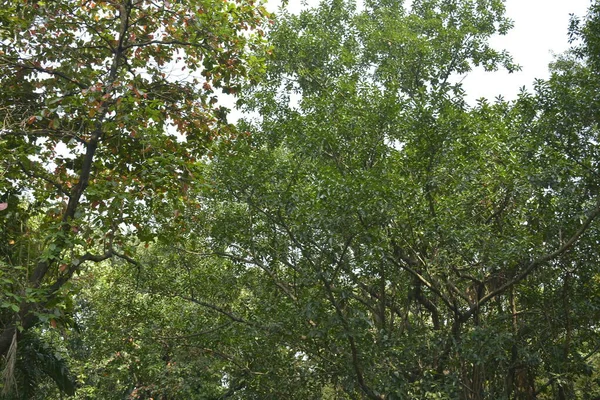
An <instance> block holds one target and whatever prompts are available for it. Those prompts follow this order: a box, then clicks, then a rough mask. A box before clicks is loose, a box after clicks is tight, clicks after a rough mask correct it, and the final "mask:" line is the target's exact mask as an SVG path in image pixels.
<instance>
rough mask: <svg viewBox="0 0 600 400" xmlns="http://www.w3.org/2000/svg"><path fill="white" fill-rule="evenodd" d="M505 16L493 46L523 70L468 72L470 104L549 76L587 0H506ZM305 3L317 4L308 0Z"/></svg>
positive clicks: (271, 5) (295, 2) (295, 6)
mask: <svg viewBox="0 0 600 400" xmlns="http://www.w3.org/2000/svg"><path fill="white" fill-rule="evenodd" d="M302 3H304V1H300V0H289V4H288V7H289V9H290V10H292V11H298V10H300V9H301V8H302V7H303V6H302ZM505 3H506V15H507V16H508V17H509V18H511V19H512V20H513V21H514V28H513V29H512V30H511V31H510V32H509V33H508V35H506V36H497V37H494V38H492V41H491V43H492V45H493V47H495V48H496V49H499V50H501V49H506V50H508V51H509V52H510V53H511V54H512V55H513V58H514V60H515V61H516V63H517V64H519V65H521V67H522V70H521V71H520V72H516V73H513V74H508V73H507V72H505V71H499V72H485V71H483V69H481V70H475V71H472V72H470V73H469V74H468V75H467V76H465V77H464V79H463V81H462V83H463V87H464V89H465V90H466V92H467V95H468V99H469V102H470V103H473V100H475V99H478V98H480V97H486V98H488V99H490V100H491V99H493V98H495V97H496V96H498V95H502V96H503V97H504V98H505V99H507V100H511V99H515V98H516V96H517V94H518V92H519V88H520V87H522V86H526V87H528V88H531V87H532V83H533V80H534V79H535V78H542V79H544V78H547V77H548V64H549V63H550V62H551V61H552V59H553V54H558V53H561V52H563V51H565V50H566V49H568V46H569V44H568V41H567V29H568V26H569V14H571V13H573V14H575V15H579V16H583V15H585V12H586V10H587V8H588V6H589V5H590V0H506V1H505ZM279 4H280V0H269V1H268V3H267V8H268V9H269V10H270V11H276V10H277V8H278V6H279ZM308 4H311V5H314V4H318V0H309V1H308Z"/></svg>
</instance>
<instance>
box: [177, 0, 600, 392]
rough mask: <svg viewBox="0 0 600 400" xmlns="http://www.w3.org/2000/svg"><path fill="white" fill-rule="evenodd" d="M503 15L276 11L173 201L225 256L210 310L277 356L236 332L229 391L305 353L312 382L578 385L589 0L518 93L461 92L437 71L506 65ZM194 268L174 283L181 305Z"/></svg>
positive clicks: (583, 360) (590, 158)
mask: <svg viewBox="0 0 600 400" xmlns="http://www.w3.org/2000/svg"><path fill="white" fill-rule="evenodd" d="M503 12H504V7H503V3H502V2H499V1H498V2H495V1H444V0H439V1H414V2H412V4H411V6H410V7H408V8H406V7H405V6H404V4H403V3H402V2H401V1H369V2H365V4H364V8H363V9H360V10H357V9H356V7H355V5H354V3H352V2H345V1H326V2H323V3H321V5H320V6H319V7H317V8H315V9H311V10H307V11H305V12H303V13H301V14H300V15H297V16H295V15H283V17H282V18H281V19H280V20H279V21H278V22H277V23H276V25H275V27H274V29H273V31H272V34H271V40H272V43H273V46H274V59H273V60H272V62H271V63H270V66H269V67H270V68H269V69H268V72H269V79H268V80H267V83H265V84H263V85H261V86H260V87H258V88H257V89H256V90H254V92H253V93H251V94H250V95H249V96H248V97H247V99H246V100H247V104H248V105H249V107H250V108H251V109H253V110H255V111H258V113H259V117H258V119H257V121H255V122H254V123H253V124H251V123H246V126H245V128H246V129H247V130H248V131H249V132H252V134H251V135H250V136H249V137H248V138H246V139H242V138H240V139H238V140H237V141H236V142H235V143H234V144H233V145H232V147H231V148H229V149H228V150H229V151H230V152H233V154H235V156H234V157H229V156H228V155H229V154H230V153H227V154H228V155H227V156H226V155H225V154H223V155H218V156H217V158H215V159H214V160H213V162H212V163H211V165H210V168H211V169H212V171H213V173H214V177H213V184H212V186H214V191H213V192H208V194H206V195H205V200H204V203H205V206H204V207H203V208H201V209H198V210H197V211H195V212H191V213H190V214H189V215H188V218H189V219H190V220H192V219H193V218H195V219H196V220H197V221H204V222H203V223H199V224H198V225H197V226H196V227H195V228H193V229H194V232H196V233H197V236H198V237H202V238H205V239H203V241H201V242H199V243H196V244H195V245H190V246H191V247H190V248H189V249H188V251H189V252H190V254H192V252H196V253H200V254H204V256H205V257H221V258H224V259H227V260H229V262H232V263H233V264H234V265H237V266H238V270H237V272H236V275H235V276H236V278H237V279H238V282H239V283H240V284H242V285H243V291H242V292H240V296H241V297H240V298H241V299H243V300H244V302H243V303H236V302H234V301H230V302H229V303H228V304H230V305H231V307H232V308H231V309H229V308H228V309H227V312H228V313H230V319H232V320H233V321H234V322H237V323H240V324H242V325H243V322H240V321H252V322H255V323H257V322H260V326H261V327H262V328H264V333H263V334H261V335H257V336H255V337H257V338H258V339H256V340H261V338H264V339H263V340H265V341H266V342H264V343H268V345H267V344H265V345H266V346H268V348H269V349H271V351H270V355H271V356H272V357H273V358H274V357H275V356H274V354H277V355H280V354H285V357H286V358H287V363H288V365H293V366H294V368H293V369H292V370H290V371H289V375H287V374H285V375H284V374H283V373H281V371H283V369H278V368H280V367H278V366H279V365H280V364H279V363H273V364H268V363H265V364H261V363H257V362H255V361H256V360H260V359H264V357H265V355H264V353H262V352H264V347H258V348H256V349H254V350H249V349H248V348H247V347H245V346H246V345H247V344H246V343H237V349H238V353H236V354H240V355H241V357H242V358H243V359H245V360H246V362H247V364H246V365H252V366H253V368H254V369H253V374H250V375H249V376H250V377H251V379H248V377H245V379H244V382H245V386H244V390H243V391H240V392H239V393H238V398H281V396H283V393H285V390H286V383H287V382H289V381H290V380H292V381H293V380H294V379H284V380H280V381H278V383H280V385H275V386H276V388H275V389H274V388H273V386H272V385H271V383H272V380H273V379H276V377H277V376H287V377H295V379H297V380H298V381H301V380H302V379H303V378H304V377H307V376H309V375H310V374H311V372H313V371H318V372H317V375H318V379H316V380H313V381H311V382H312V386H311V388H312V389H311V390H313V392H312V396H315V397H318V394H321V395H323V393H329V394H330V395H332V396H338V397H339V398H344V396H345V397H347V398H371V399H383V398H385V399H395V398H399V399H401V398H448V399H455V398H462V399H483V398H507V399H508V398H518V399H532V398H543V397H546V398H573V396H576V395H577V394H576V393H579V394H578V395H582V394H583V393H585V391H586V389H585V388H586V387H589V386H586V385H589V382H590V381H589V380H588V377H589V375H590V374H592V375H593V374H594V373H597V372H594V371H596V368H597V367H598V366H597V361H596V362H595V364H594V361H593V360H597V352H598V350H599V349H598V347H597V340H595V339H594V337H595V336H597V333H598V332H597V321H598V314H597V309H598V308H597V301H596V300H595V299H596V298H598V297H597V293H598V290H599V289H600V288H599V287H598V271H597V268H596V267H595V266H596V261H597V259H598V256H599V255H598V253H597V246H595V245H594V244H595V243H597V238H598V235H597V233H598V232H597V229H598V226H597V222H596V219H597V216H598V214H599V213H600V202H599V198H598V194H597V190H596V188H597V185H598V183H600V181H599V180H598V176H597V173H596V168H595V166H596V162H597V161H596V160H597V159H598V158H597V157H596V151H597V143H598V141H597V121H596V119H595V118H596V113H595V111H594V110H596V107H595V93H597V87H596V83H595V82H596V80H595V78H591V76H592V75H594V76H595V74H596V72H595V71H596V70H595V68H596V66H595V62H594V57H595V55H594V54H596V53H594V51H593V49H594V47H593V46H594V43H595V41H596V39H595V38H596V36H597V32H596V28H595V26H596V25H595V23H596V22H595V21H596V18H597V17H596V15H597V7H596V6H594V7H592V8H591V10H590V15H589V16H588V17H587V18H586V19H585V20H584V21H582V22H581V23H580V24H579V25H577V24H574V28H573V34H574V38H575V37H576V38H578V40H580V41H581V43H582V44H581V46H580V47H579V48H576V49H574V51H573V52H572V53H571V54H569V55H566V56H565V57H564V58H562V59H559V60H558V61H557V63H556V64H555V66H554V70H553V76H552V78H551V79H550V80H549V81H548V82H541V81H540V82H538V83H537V84H536V88H537V89H536V92H535V93H533V94H530V93H526V92H523V93H521V94H520V96H519V99H518V100H517V101H515V102H511V103H508V102H505V101H503V100H497V101H495V102H489V101H486V100H481V101H480V102H479V103H478V104H477V105H476V106H475V107H469V106H468V105H467V104H466V103H465V100H464V96H465V94H464V92H463V91H462V89H461V87H460V85H458V84H453V83H452V81H451V78H452V76H453V74H456V73H464V72H467V71H469V69H470V68H472V67H473V66H474V65H483V66H484V67H486V68H488V69H496V68H499V67H506V68H508V69H509V70H512V69H514V68H516V66H515V65H514V64H513V63H512V61H511V59H510V57H509V56H508V55H507V54H505V53H503V52H499V51H496V50H494V49H492V48H490V47H489V45H488V44H487V39H488V38H489V37H490V36H491V35H492V34H494V33H497V32H499V33H505V32H506V30H507V29H508V28H509V27H510V23H509V21H507V20H506V19H505V17H504V16H503ZM194 246H196V247H194ZM198 246H199V247H200V249H198V248H197V247H198ZM199 265H202V263H200V264H199ZM197 268H201V267H200V266H198V267H197ZM250 277H254V278H252V279H251V278H250ZM250 282H253V283H250ZM197 285H198V286H195V285H190V286H189V287H187V288H186V287H184V288H182V289H183V290H186V291H187V292H186V293H187V294H186V295H185V296H186V297H188V298H190V299H192V300H193V301H195V302H202V291H201V290H199V288H201V287H202V286H201V285H202V283H201V282H199V281H198V282H197ZM223 290H228V289H226V288H225V287H224V288H223ZM590 299H592V300H590ZM549 310H552V312H549ZM234 311H235V312H234ZM225 315H227V314H225ZM252 335H256V332H253V334H252ZM242 348H244V350H243V351H242V350H241V349H242ZM231 351H234V350H231V349H229V352H231ZM242 365H244V363H243V362H242ZM232 373H234V371H233V370H232ZM280 373H281V375H280ZM262 376H268V377H270V378H271V379H267V380H261V378H260V377H262ZM586 382H587V383H586ZM287 388H288V389H289V388H290V386H287ZM291 393H292V397H293V396H294V395H293V393H294V392H293V390H291ZM304 395H305V394H304ZM244 396H250V397H244ZM252 396H254V397H252ZM338 397H336V398H338ZM297 398H305V397H302V395H298V397H297Z"/></svg>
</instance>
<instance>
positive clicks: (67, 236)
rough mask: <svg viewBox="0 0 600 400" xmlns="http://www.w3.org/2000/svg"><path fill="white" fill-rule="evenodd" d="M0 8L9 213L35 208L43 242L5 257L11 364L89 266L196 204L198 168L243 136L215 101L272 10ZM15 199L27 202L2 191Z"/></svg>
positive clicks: (178, 5)
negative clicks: (14, 279) (221, 143)
mask: <svg viewBox="0 0 600 400" xmlns="http://www.w3.org/2000/svg"><path fill="white" fill-rule="evenodd" d="M0 9H1V11H0V22H1V25H0V39H1V40H0V66H1V67H2V69H3V73H2V74H1V76H0V87H1V89H0V119H1V120H2V125H1V127H0V153H1V154H2V157H1V161H0V174H1V176H2V179H1V180H0V196H2V197H1V198H0V201H1V202H2V210H0V212H1V213H4V214H3V215H6V214H7V213H13V214H14V213H22V212H24V211H25V210H26V211H27V212H28V213H29V215H28V216H27V218H29V220H30V221H33V223H34V224H35V228H36V229H37V231H38V232H39V233H40V235H41V237H40V240H39V242H38V243H39V246H40V248H39V249H38V250H39V251H38V252H37V254H35V257H33V258H28V259H27V260H26V261H27V262H24V259H22V258H21V259H19V260H18V262H16V261H15V260H16V259H15V258H14V257H6V255H7V253H5V252H3V254H2V255H3V259H2V263H3V264H2V268H3V269H4V268H8V267H7V266H10V267H11V268H16V267H19V268H20V270H21V271H23V273H22V274H21V275H22V277H21V278H20V279H21V280H20V283H19V285H18V286H19V287H20V288H21V289H19V290H18V291H16V292H15V293H11V296H12V297H11V298H12V300H11V301H12V302H10V304H9V303H7V304H8V305H9V307H8V308H6V309H3V310H2V319H1V320H0V354H2V355H3V356H6V357H7V360H9V361H10V360H14V350H15V349H16V347H15V345H16V343H17V342H18V340H19V338H20V334H21V333H22V332H24V331H27V330H29V329H31V328H32V327H34V326H35V325H36V324H38V323H39V322H40V318H41V317H43V316H44V314H46V311H47V309H48V308H53V307H54V305H55V304H57V302H58V303H60V301H58V300H59V299H60V297H61V292H62V291H63V288H65V287H66V286H68V282H69V281H70V280H71V279H72V277H73V276H74V275H75V274H77V273H78V272H79V271H81V269H82V267H83V266H84V265H85V264H86V262H90V261H92V262H98V261H102V260H106V259H109V258H111V257H115V256H117V257H121V258H124V259H130V258H129V256H128V254H129V251H128V250H127V246H128V245H130V244H132V243H133V244H136V243H139V242H140V241H142V242H143V241H149V240H151V239H153V238H154V236H155V235H156V227H157V221H159V220H160V219H161V218H163V217H165V216H168V217H170V218H176V217H177V213H178V211H177V208H181V207H182V205H183V204H184V203H186V202H188V201H190V199H191V197H190V196H189V194H190V193H191V192H192V191H193V188H191V185H190V184H191V183H192V182H193V181H195V180H196V179H199V177H198V176H197V175H196V174H197V161H198V160H199V159H200V158H201V157H203V156H204V155H205V154H206V151H207V147H208V146H209V145H210V144H211V143H213V142H215V141H218V140H225V139H227V138H230V137H233V136H235V135H236V134H235V129H233V127H232V126H231V125H229V124H227V122H226V114H227V110H226V109H224V108H223V107H220V106H218V104H217V103H218V101H217V97H216V94H217V91H218V90H222V91H224V92H226V93H230V94H235V93H236V92H237V91H239V89H240V88H241V87H242V86H243V85H244V84H246V83H248V82H251V81H253V80H254V79H255V78H256V77H257V76H258V75H257V73H258V72H259V70H260V63H261V61H260V59H259V58H258V57H257V56H256V55H253V56H249V52H252V53H253V54H259V53H260V52H259V51H258V50H259V48H260V47H261V46H263V40H262V35H263V32H262V30H261V27H262V25H263V24H264V23H265V22H266V17H267V13H266V11H265V10H264V8H263V7H262V6H260V5H259V4H255V2H254V1H237V2H228V1H213V0H199V1H195V0H194V1H185V2H181V1H160V2H157V1H147V0H115V1H72V0H65V1H3V2H1V3H0ZM17 192H18V193H21V200H22V201H21V202H20V203H22V204H28V206H21V207H20V208H19V207H18V203H17V202H16V201H14V200H11V198H9V197H7V196H8V195H10V194H11V193H17ZM6 206H7V208H6V209H5V207H6ZM3 236H4V235H3ZM3 239H5V238H4V237H3ZM9 240H11V241H9V243H2V244H1V246H2V248H4V247H6V246H16V245H17V240H15V239H9ZM21 242H22V241H21ZM32 254H33V253H32ZM9 311H12V312H9ZM43 319H45V318H42V320H43ZM46 319H47V318H46ZM10 349H12V350H11V351H13V354H12V355H11V354H10V351H9V350H10Z"/></svg>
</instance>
